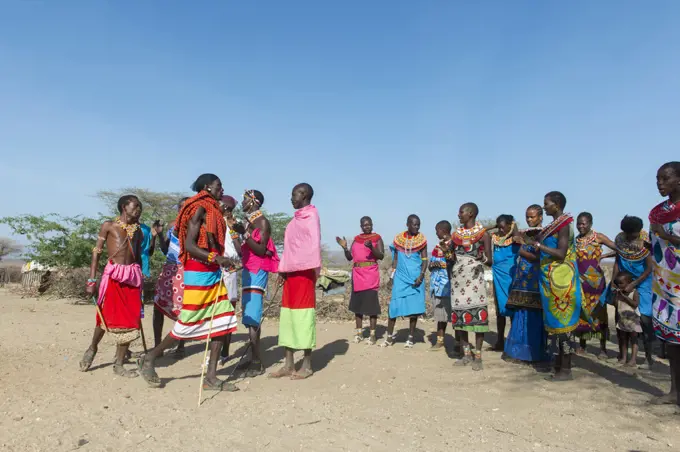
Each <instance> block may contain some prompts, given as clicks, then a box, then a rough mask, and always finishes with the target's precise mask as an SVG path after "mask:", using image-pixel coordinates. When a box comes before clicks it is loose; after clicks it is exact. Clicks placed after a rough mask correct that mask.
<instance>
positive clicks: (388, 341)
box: [380, 334, 397, 348]
mask: <svg viewBox="0 0 680 452" xmlns="http://www.w3.org/2000/svg"><path fill="white" fill-rule="evenodd" d="M396 337H397V335H396V334H393V335H392V336H387V337H386V338H385V340H384V341H383V342H382V343H381V344H380V346H381V347H382V348H387V347H391V346H393V345H394V340H395V339H396Z"/></svg>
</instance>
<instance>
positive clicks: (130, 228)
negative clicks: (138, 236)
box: [116, 217, 139, 240]
mask: <svg viewBox="0 0 680 452" xmlns="http://www.w3.org/2000/svg"><path fill="white" fill-rule="evenodd" d="M116 224H117V225H118V226H120V227H121V228H122V229H123V231H125V232H126V233H127V236H128V238H129V239H130V240H132V238H133V237H134V236H135V232H137V229H139V223H133V224H127V223H123V222H122V221H120V217H118V218H116Z"/></svg>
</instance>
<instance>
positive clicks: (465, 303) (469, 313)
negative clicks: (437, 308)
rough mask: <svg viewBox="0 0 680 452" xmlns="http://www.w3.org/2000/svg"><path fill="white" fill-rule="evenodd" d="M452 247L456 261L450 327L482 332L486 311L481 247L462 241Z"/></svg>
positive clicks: (487, 313) (452, 280)
mask: <svg viewBox="0 0 680 452" xmlns="http://www.w3.org/2000/svg"><path fill="white" fill-rule="evenodd" d="M454 243H456V247H455V253H456V263H455V264H454V266H453V268H452V270H451V323H452V324H453V328H455V329H458V330H465V331H475V332H483V331H488V330H489V310H488V297H487V290H486V281H485V280H484V264H482V262H481V261H480V260H479V259H478V257H479V256H480V255H481V253H482V250H483V246H482V241H481V237H478V238H477V241H475V242H474V243H470V242H469V241H467V240H466V241H464V242H463V241H461V244H460V245H458V244H457V242H456V241H455V240H454Z"/></svg>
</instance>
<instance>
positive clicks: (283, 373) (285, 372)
mask: <svg viewBox="0 0 680 452" xmlns="http://www.w3.org/2000/svg"><path fill="white" fill-rule="evenodd" d="M294 372H295V369H294V368H292V367H286V366H283V367H281V368H280V369H279V370H276V371H274V372H272V373H270V374H269V375H267V378H283V377H290V376H291V375H293V373H294Z"/></svg>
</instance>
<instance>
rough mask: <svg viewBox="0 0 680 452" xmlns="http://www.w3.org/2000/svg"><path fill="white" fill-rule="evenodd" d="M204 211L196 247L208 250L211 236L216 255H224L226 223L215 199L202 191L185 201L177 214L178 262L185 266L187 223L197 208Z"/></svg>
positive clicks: (187, 256)
mask: <svg viewBox="0 0 680 452" xmlns="http://www.w3.org/2000/svg"><path fill="white" fill-rule="evenodd" d="M201 207H202V208H203V209H204V210H205V221H204V222H203V224H202V225H201V228H200V229H199V232H198V240H197V245H198V247H199V248H203V249H208V234H209V233H210V234H212V235H213V237H214V238H215V241H216V242H217V243H216V244H217V247H218V249H217V250H215V252H217V254H219V255H222V253H224V239H225V237H226V234H227V222H226V221H225V219H224V217H223V216H222V211H221V210H220V205H219V203H218V202H217V200H216V199H215V198H213V197H212V196H210V194H209V193H208V192H206V191H202V192H200V193H198V194H196V195H194V196H192V197H191V198H189V199H187V200H186V201H185V203H184V205H183V206H182V209H180V211H179V213H178V214H177V220H175V228H177V237H178V238H179V249H180V253H179V260H180V261H181V262H182V263H183V264H185V265H186V262H187V259H189V253H187V251H186V244H185V242H186V238H187V230H188V228H189V221H190V220H191V219H192V218H193V216H194V215H195V214H196V212H197V211H198V209H199V208H201Z"/></svg>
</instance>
